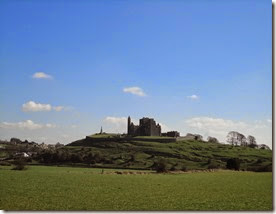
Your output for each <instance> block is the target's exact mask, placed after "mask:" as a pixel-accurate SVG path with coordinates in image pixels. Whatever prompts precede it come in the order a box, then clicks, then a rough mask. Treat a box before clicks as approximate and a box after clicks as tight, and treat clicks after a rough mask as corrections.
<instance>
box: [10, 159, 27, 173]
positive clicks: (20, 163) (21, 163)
mask: <svg viewBox="0 0 276 214" xmlns="http://www.w3.org/2000/svg"><path fill="white" fill-rule="evenodd" d="M26 164H27V163H26V160H25V159H24V158H19V159H15V160H14V162H13V165H14V167H13V168H12V169H14V170H24V169H26Z"/></svg>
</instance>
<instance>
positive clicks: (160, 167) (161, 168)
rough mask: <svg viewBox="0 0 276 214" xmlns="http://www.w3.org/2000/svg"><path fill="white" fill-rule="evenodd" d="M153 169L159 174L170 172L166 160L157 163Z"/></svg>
mask: <svg viewBox="0 0 276 214" xmlns="http://www.w3.org/2000/svg"><path fill="white" fill-rule="evenodd" d="M153 168H154V169H155V170H156V172H158V173H162V172H167V171H168V169H167V168H168V166H167V163H166V161H165V159H163V158H162V159H159V160H158V161H157V162H155V163H154V164H153Z"/></svg>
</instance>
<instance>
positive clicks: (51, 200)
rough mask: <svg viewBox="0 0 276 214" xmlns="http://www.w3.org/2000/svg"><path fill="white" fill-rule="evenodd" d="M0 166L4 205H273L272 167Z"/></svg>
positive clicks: (180, 207) (216, 207) (59, 207)
mask: <svg viewBox="0 0 276 214" xmlns="http://www.w3.org/2000/svg"><path fill="white" fill-rule="evenodd" d="M10 169H11V168H10V167H1V168H0V209H2V210H272V173H255V172H233V171H218V172H208V173H206V172H205V173H204V172H199V173H184V174H155V173H152V174H131V175H124V174H123V175H120V174H112V173H111V172H112V171H114V170H107V169H105V170H104V174H102V170H101V169H91V168H70V167H53V166H51V167H47V166H30V167H29V168H28V170H25V171H16V170H10Z"/></svg>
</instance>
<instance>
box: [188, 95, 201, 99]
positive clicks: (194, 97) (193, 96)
mask: <svg viewBox="0 0 276 214" xmlns="http://www.w3.org/2000/svg"><path fill="white" fill-rule="evenodd" d="M187 98H189V99H191V100H198V99H199V96H198V95H195V94H193V95H191V96H187Z"/></svg>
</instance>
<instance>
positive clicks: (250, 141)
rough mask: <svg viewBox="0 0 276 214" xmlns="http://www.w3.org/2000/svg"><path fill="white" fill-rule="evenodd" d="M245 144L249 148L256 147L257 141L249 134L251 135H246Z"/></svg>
mask: <svg viewBox="0 0 276 214" xmlns="http://www.w3.org/2000/svg"><path fill="white" fill-rule="evenodd" d="M246 140H247V145H248V146H249V147H251V148H256V147H257V142H256V139H255V137H253V136H251V135H248V137H247V139H246Z"/></svg>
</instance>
